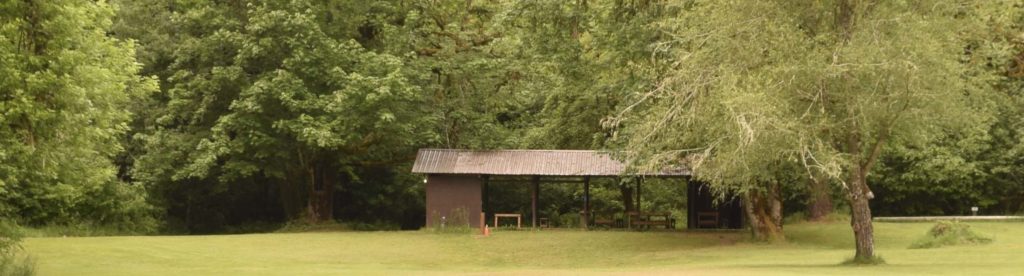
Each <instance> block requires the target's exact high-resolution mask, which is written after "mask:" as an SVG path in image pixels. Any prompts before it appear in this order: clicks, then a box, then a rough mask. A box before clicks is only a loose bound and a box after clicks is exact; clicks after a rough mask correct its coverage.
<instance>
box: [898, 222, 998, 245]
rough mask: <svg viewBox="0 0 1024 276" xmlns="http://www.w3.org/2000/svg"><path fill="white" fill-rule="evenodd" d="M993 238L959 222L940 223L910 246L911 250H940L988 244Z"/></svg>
mask: <svg viewBox="0 0 1024 276" xmlns="http://www.w3.org/2000/svg"><path fill="white" fill-rule="evenodd" d="M990 242H992V238H991V237H986V236H985V235H981V234H978V233H976V232H974V231H973V230H971V226H970V225H967V224H966V223H961V222H959V221H939V222H938V223H936V224H935V226H933V227H932V229H931V230H928V233H927V234H926V235H925V236H924V237H922V238H921V239H918V240H917V241H915V242H914V243H913V244H911V245H910V248H911V249H922V248H938V247H943V246H952V245H961V244H986V243H990Z"/></svg>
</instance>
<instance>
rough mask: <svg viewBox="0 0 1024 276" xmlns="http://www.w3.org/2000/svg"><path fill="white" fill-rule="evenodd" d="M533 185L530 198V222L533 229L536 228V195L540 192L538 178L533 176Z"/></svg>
mask: <svg viewBox="0 0 1024 276" xmlns="http://www.w3.org/2000/svg"><path fill="white" fill-rule="evenodd" d="M532 184H533V185H531V187H532V188H533V189H531V190H532V191H531V196H530V214H531V215H530V220H532V221H533V223H532V225H533V228H537V194H538V193H539V192H540V191H538V190H540V176H533V183H532Z"/></svg>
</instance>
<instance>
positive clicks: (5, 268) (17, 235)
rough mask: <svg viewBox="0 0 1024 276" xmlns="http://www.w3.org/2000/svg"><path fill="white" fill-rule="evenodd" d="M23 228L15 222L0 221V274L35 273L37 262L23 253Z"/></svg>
mask: <svg viewBox="0 0 1024 276" xmlns="http://www.w3.org/2000/svg"><path fill="white" fill-rule="evenodd" d="M21 237H22V233H21V229H19V228H18V226H17V225H15V224H14V223H10V222H7V221H0V275H33V274H35V264H34V263H32V259H30V258H29V257H27V256H26V257H23V258H20V259H19V255H21V253H22V249H21V245H20V244H19V243H20V242H21Z"/></svg>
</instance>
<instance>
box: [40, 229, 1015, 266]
mask: <svg viewBox="0 0 1024 276" xmlns="http://www.w3.org/2000/svg"><path fill="white" fill-rule="evenodd" d="M931 225H932V224H931V223H875V227H876V232H877V234H876V243H877V248H878V252H879V253H880V255H881V256H882V257H883V258H885V260H886V261H887V262H888V264H886V265H882V266H867V267H855V266H843V265H839V263H841V262H843V261H844V260H845V259H847V258H849V257H850V256H852V255H853V249H852V248H853V239H852V234H851V233H850V228H849V225H848V224H847V223H843V222H837V223H829V224H812V223H802V224H795V225H788V226H786V233H787V236H788V239H789V241H788V242H786V243H784V244H759V243H750V242H746V241H745V237H746V233H745V232H657V231H651V232H625V231H589V232H585V231H574V230H544V231H498V232H495V233H494V234H493V235H492V236H491V237H480V236H476V235H467V234H437V233H430V232H425V231H407V232H321V233H290V234H284V233H282V234H250V235H219V236H135V237H124V236H122V237H83V238H29V239H26V240H25V243H24V246H25V249H26V250H27V251H28V252H29V253H30V254H31V255H32V257H33V258H34V260H35V262H36V265H37V269H36V270H37V272H39V274H40V275H339V274H349V275H351V274H360V275H362V274H413V273H415V274H429V273H437V274H440V273H444V274H450V273H453V272H454V273H470V274H492V273H503V274H523V273H528V274H583V273H587V274H591V273H593V272H599V273H601V272H603V273H613V274H624V273H625V274H631V273H636V274H641V273H642V274H650V273H657V274H687V275H736V274H741V275H748V274H757V275H791V274H804V275H823V274H827V275H880V274H892V275H906V274H932V275H934V274H949V275H965V274H975V275H1014V274H1016V275H1020V274H1022V273H1024V223H1005V222H1004V223H971V225H972V227H973V229H976V230H977V231H979V232H982V233H986V234H989V235H992V236H994V237H995V242H993V243H991V244H986V245H972V246H957V247H945V248H939V249H907V247H908V246H909V245H910V243H912V242H913V241H914V240H915V239H917V238H918V237H920V236H922V235H923V234H924V233H925V232H926V231H927V229H928V228H929V227H930V226H931Z"/></svg>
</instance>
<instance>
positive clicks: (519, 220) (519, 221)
mask: <svg viewBox="0 0 1024 276" xmlns="http://www.w3.org/2000/svg"><path fill="white" fill-rule="evenodd" d="M498 218H515V219H516V229H519V228H523V215H520V214H494V228H498Z"/></svg>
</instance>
